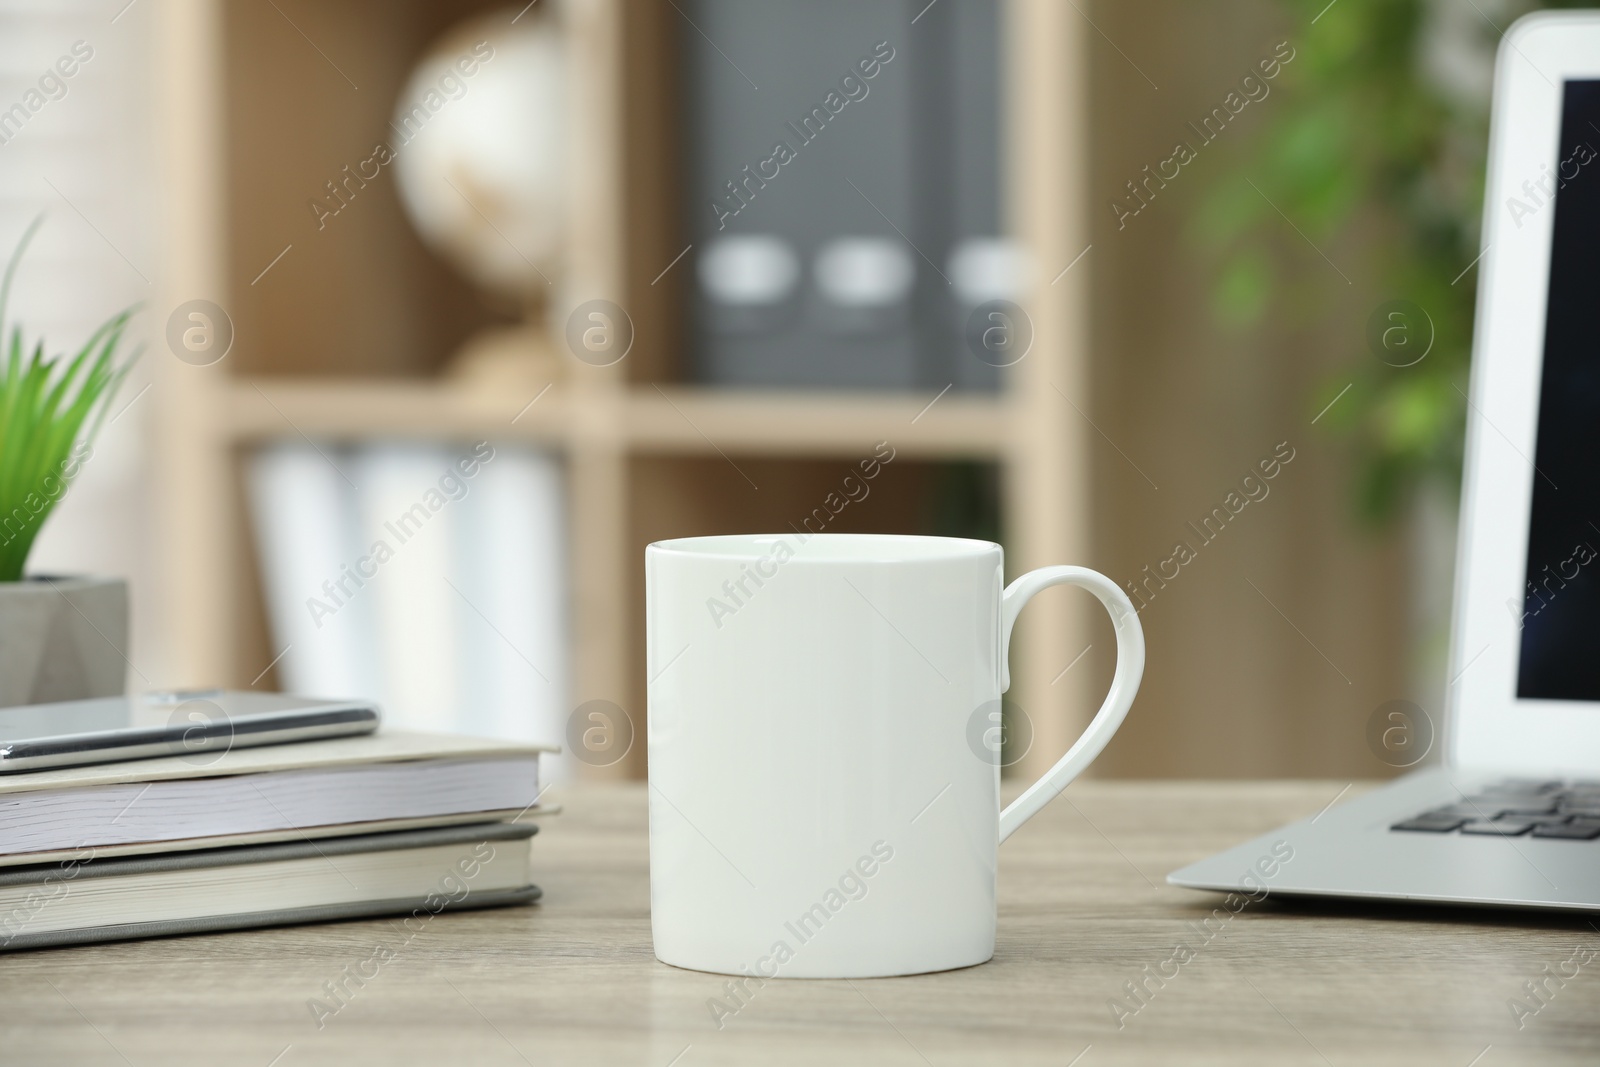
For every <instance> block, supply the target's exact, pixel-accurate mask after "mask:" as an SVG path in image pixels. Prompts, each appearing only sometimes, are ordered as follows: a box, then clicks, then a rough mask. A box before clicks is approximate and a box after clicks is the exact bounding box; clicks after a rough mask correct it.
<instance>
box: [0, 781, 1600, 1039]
mask: <svg viewBox="0 0 1600 1067" xmlns="http://www.w3.org/2000/svg"><path fill="white" fill-rule="evenodd" d="M1344 784H1345V783H1342V782H1311V783H1306V782H1295V783H1172V782H1162V783H1140V782H1085V783H1079V784H1077V785H1074V786H1073V787H1071V788H1070V789H1069V790H1068V791H1067V792H1066V794H1065V795H1064V796H1063V798H1062V800H1058V801H1057V802H1056V803H1054V804H1052V805H1051V806H1050V807H1049V808H1047V809H1046V810H1045V811H1044V813H1043V814H1041V815H1040V816H1039V817H1037V818H1036V819H1034V820H1033V821H1032V822H1031V823H1029V824H1028V825H1027V826H1025V827H1024V828H1023V829H1022V830H1020V831H1019V832H1018V833H1017V834H1016V835H1015V836H1014V837H1013V838H1012V839H1011V840H1010V841H1009V842H1007V843H1006V845H1005V847H1004V848H1003V849H1002V850H1001V864H1000V928H999V946H998V949H997V951H996V954H995V958H994V959H993V961H991V962H990V963H987V964H984V965H983V966H979V967H973V968H968V969H966V970H961V971H952V972H946V973H943V974H934V975H925V976H920V977H913V978H891V979H879V980H871V981H854V982H845V981H802V980H795V981H777V982H771V983H768V984H767V985H766V987H765V988H763V989H761V990H759V991H758V992H757V993H756V994H755V996H754V997H753V999H752V1000H751V1001H750V1003H749V1004H748V1005H747V1006H746V1007H745V1008H744V1009H743V1010H741V1011H740V1012H739V1013H738V1014H737V1015H736V1016H735V1017H734V1018H732V1019H731V1020H728V1021H727V1024H726V1026H725V1027H724V1028H723V1029H720V1030H719V1029H718V1028H717V1027H716V1025H715V1024H714V1023H713V1021H712V1015H711V1012H710V1011H709V1009H708V1006H707V1002H708V1001H709V1000H711V999H712V998H717V997H721V996H723V995H724V994H723V990H722V987H723V982H724V981H725V979H723V978H719V977H717V976H714V975H709V974H701V973H697V972H692V971H683V970H678V969H675V968H672V967H668V966H666V965H664V964H661V963H658V962H657V961H656V960H655V958H654V957H653V956H652V954H651V950H650V896H649V881H648V879H649V871H648V865H647V854H646V843H645V792H644V789H643V788H642V787H641V786H638V785H631V784H630V785H620V786H603V787H602V786H585V787H574V788H572V789H569V790H566V791H565V795H561V796H554V800H555V801H556V802H558V803H561V804H563V805H564V808H565V810H564V812H563V813H562V814H560V815H558V816H555V817H552V818H549V819H547V820H546V821H545V824H544V830H543V831H542V832H541V833H540V834H539V836H538V837H536V838H535V839H534V853H535V872H536V873H535V877H536V880H537V881H538V882H539V883H540V885H542V886H543V887H544V890H545V897H544V901H543V903H541V904H539V905H537V906H533V907H522V908H511V909H500V910H496V911H482V912H468V913H460V914H455V915H451V914H445V915H441V916H439V917H438V918H436V919H434V920H433V921H432V922H431V923H429V924H428V926H427V927H426V928H425V930H424V931H423V932H422V933H421V934H419V935H418V936H416V937H415V938H414V939H413V940H411V941H410V942H409V943H408V944H404V945H403V946H401V947H398V948H397V950H396V955H395V957H394V958H393V959H392V960H390V961H389V962H388V963H386V964H383V965H382V967H381V968H380V969H379V971H378V973H377V974H376V975H375V976H374V977H372V978H371V979H370V980H368V981H367V982H366V983H365V984H364V985H363V986H360V987H359V988H357V987H355V986H352V988H353V989H354V990H355V991H354V993H353V994H352V996H351V997H350V999H349V1002H348V1003H347V1004H345V1005H344V1006H343V1007H342V1008H340V1010H339V1011H338V1012H337V1013H336V1014H334V1015H332V1016H330V1017H325V1018H323V1020H322V1024H323V1025H322V1026H321V1027H320V1028H319V1026H318V1021H317V1017H316V1013H314V1012H313V1011H312V1010H311V1008H310V1007H309V1006H308V1004H309V1002H310V1001H311V1000H312V999H313V998H318V997H323V996H325V993H324V982H327V981H333V980H337V979H339V978H340V977H341V975H342V974H343V973H344V971H345V968H346V967H347V966H353V965H356V964H359V963H362V962H363V961H366V960H369V959H370V958H372V956H373V951H374V948H375V946H377V945H378V944H380V943H384V942H387V943H389V944H391V945H398V943H399V940H400V939H399V937H397V935H396V928H395V927H394V926H393V925H392V924H391V923H390V922H389V921H381V920H374V921H358V922H342V923H328V924H323V925H317V926H303V927H296V928H287V929H278V930H262V931H250V932H241V933H231V934H211V935H202V936H194V937H177V938H166V939H160V940H152V941H144V942H133V943H124V944H112V945H97V946H86V947H81V948H69V949H51V950H42V951H35V952H24V953H14V954H10V955H7V956H3V957H0V1063H4V1064H8V1065H10V1064H32V1063H83V1064H100V1063H103V1064H135V1065H139V1067H144V1065H147V1064H189V1063H193V1064H207V1065H210V1064H223V1063H226V1064H243V1065H247V1067H268V1065H274V1067H300V1065H302V1064H335V1063H337V1064H346V1063H385V1064H429V1065H453V1064H524V1063H525V1064H538V1065H541V1067H542V1065H545V1064H611V1063H615V1064H639V1065H643V1067H700V1065H703V1064H751V1063H762V1064H837V1063H883V1064H906V1065H918V1064H931V1065H941V1067H942V1065H944V1064H950V1065H956V1064H961V1065H966V1064H990V1063H992V1064H1008V1065H1011V1064H1040V1065H1044V1064H1049V1065H1053V1067H1065V1065H1068V1064H1075V1065H1077V1067H1101V1065H1103V1064H1162V1063H1174V1064H1227V1065H1229V1067H1238V1065H1240V1064H1255V1063H1260V1064H1274V1065H1277V1064H1317V1065H1329V1064H1333V1065H1340V1067H1342V1065H1344V1064H1352V1065H1353V1064H1389V1063H1395V1064H1400V1063H1405V1064H1437V1065H1445V1067H1468V1065H1469V1064H1471V1065H1475V1067H1501V1065H1506V1064H1529V1063H1573V1064H1580V1063H1581V1064H1594V1063H1597V1062H1600V931H1597V929H1596V928H1595V927H1594V926H1591V925H1590V923H1589V922H1588V921H1587V920H1586V919H1584V918H1582V917H1571V916H1565V917H1549V916H1546V917H1538V916H1525V915H1518V914H1514V913H1504V912H1502V913H1493V912H1486V911H1446V910H1421V909H1416V910H1412V909H1403V908H1384V909H1376V910H1375V909H1370V908H1367V909H1359V908H1327V907H1323V908H1306V907H1297V906H1292V905H1289V904H1286V903H1283V902H1281V901H1279V900H1277V899H1271V898H1269V899H1268V900H1266V901H1264V902H1262V903H1260V904H1252V905H1250V906H1249V907H1247V908H1245V909H1244V910H1243V911H1241V912H1240V913H1239V914H1238V915H1236V916H1235V917H1234V918H1232V919H1231V920H1230V921H1228V922H1227V923H1225V924H1217V925H1219V926H1220V928H1221V929H1220V932H1218V933H1216V934H1214V935H1212V936H1211V938H1210V940H1209V941H1207V940H1205V939H1204V938H1205V935H1204V934H1203V933H1201V932H1197V929H1196V927H1195V926H1194V925H1191V924H1197V923H1199V922H1200V921H1201V920H1202V919H1204V918H1205V917H1206V916H1207V915H1209V914H1210V912H1211V910H1212V909H1213V908H1214V907H1217V906H1218V905H1219V903H1220V901H1221V899H1222V898H1221V897H1220V896H1217V895H1211V894H1204V893H1195V892H1190V891H1186V890H1179V889H1174V888H1171V887H1169V886H1167V885H1166V884H1165V883H1164V881H1163V876H1164V875H1165V874H1166V873H1167V872H1168V871H1169V870H1172V869H1174V868H1176V867H1178V866H1180V865H1182V864H1184V863H1187V862H1189V861H1191V860H1194V859H1198V858H1199V857H1201V856H1203V855H1206V854H1207V853H1210V852H1213V851H1217V850H1219V849H1221V848H1223V847H1225V846H1228V845H1231V844H1235V843H1237V842H1239V841H1241V840H1243V839H1245V838H1246V837H1248V836H1251V835H1254V834H1257V833H1262V832H1265V831H1267V830H1269V829H1271V828H1272V827H1273V826H1275V825H1277V824H1279V823H1282V822H1285V821H1288V820H1290V819H1293V818H1299V817H1302V816H1305V815H1308V814H1311V813H1314V812H1316V811H1318V810H1319V809H1321V808H1322V807H1323V805H1325V804H1326V803H1327V802H1328V801H1329V800H1330V799H1331V798H1332V797H1333V796H1334V795H1335V794H1336V793H1338V792H1339V790H1340V789H1341V788H1342V787H1343V786H1344ZM551 792H552V794H555V793H557V792H559V791H558V790H552V791H551ZM1575 847H1586V846H1575ZM1180 942H1182V943H1185V944H1187V945H1188V946H1190V947H1191V948H1193V949H1194V951H1195V955H1194V958H1193V959H1191V960H1189V961H1188V962H1187V963H1185V964H1183V965H1182V967H1181V968H1180V969H1179V970H1178V974H1177V976H1176V977H1174V978H1171V979H1170V980H1168V981H1167V982H1166V983H1165V985H1164V986H1163V987H1161V988H1159V989H1155V990H1154V992H1153V993H1152V994H1151V995H1150V996H1149V997H1148V999H1147V1002H1146V1003H1144V1004H1143V1006H1141V1007H1140V1008H1139V1010H1138V1012H1137V1013H1136V1014H1128V1013H1127V1012H1126V1010H1125V1011H1124V1013H1123V1016H1122V1018H1121V1019H1120V1025H1119V1019H1118V1017H1117V1013H1115V1012H1114V1011H1113V1010H1112V1008H1111V1006H1110V1004H1111V1002H1112V1000H1113V999H1114V998H1121V999H1122V1001H1123V1003H1124V1005H1132V1004H1133V1003H1134V1002H1133V1001H1131V1000H1129V999H1128V997H1127V994H1126V991H1125V989H1124V983H1126V982H1128V981H1130V980H1133V979H1137V978H1139V977H1140V976H1141V974H1142V973H1143V971H1144V968H1145V967H1146V965H1149V967H1150V968H1151V969H1152V970H1154V969H1157V968H1159V967H1161V965H1162V964H1163V962H1164V961H1166V960H1168V959H1169V958H1170V957H1171V956H1172V954H1173V950H1174V947H1175V946H1176V945H1177V944H1178V943H1180ZM1575 951H1581V952H1582V953H1583V954H1585V955H1586V954H1587V952H1588V951H1595V952H1596V956H1595V958H1594V959H1593V961H1592V962H1589V963H1588V964H1586V965H1585V966H1584V967H1583V968H1582V970H1581V971H1580V972H1579V974H1578V975H1577V976H1576V977H1575V978H1571V979H1570V980H1568V981H1566V983H1565V984H1564V985H1563V986H1560V987H1559V988H1557V987H1556V986H1555V985H1554V984H1553V983H1551V984H1550V986H1549V988H1551V989H1552V990H1553V992H1552V993H1550V994H1549V995H1548V997H1547V1002H1546V1003H1545V1004H1544V1005H1543V1006H1542V1007H1541V1008H1540V1009H1539V1011H1538V1012H1537V1014H1533V1015H1528V1016H1526V1017H1524V1018H1523V1019H1522V1020H1521V1021H1522V1026H1521V1028H1520V1029H1519V1027H1518V1021H1517V1019H1516V1018H1515V1017H1514V1016H1513V1014H1512V1012H1511V1009H1510V1008H1509V1007H1508V1002H1509V1001H1510V1000H1511V999H1512V998H1514V997H1518V996H1523V997H1525V996H1526V994H1525V990H1524V988H1523V983H1524V982H1526V981H1528V980H1529V979H1534V978H1539V977H1541V976H1542V973H1543V969H1544V968H1545V967H1546V965H1549V966H1550V967H1551V968H1555V967H1557V966H1558V965H1560V964H1562V963H1563V962H1564V961H1567V960H1569V959H1570V958H1573V954H1574V952H1575ZM1578 958H1583V956H1582V955H1580V956H1579V957H1578ZM1568 969H1569V970H1570V966H1569V968H1568ZM1166 970H1168V972H1169V973H1170V971H1171V967H1170V965H1169V966H1168V967H1167V968H1166Z"/></svg>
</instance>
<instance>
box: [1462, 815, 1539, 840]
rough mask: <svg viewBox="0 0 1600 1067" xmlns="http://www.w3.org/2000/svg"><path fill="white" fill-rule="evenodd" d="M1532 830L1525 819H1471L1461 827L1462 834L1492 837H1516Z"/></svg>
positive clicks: (1531, 826) (1529, 823)
mask: <svg viewBox="0 0 1600 1067" xmlns="http://www.w3.org/2000/svg"><path fill="white" fill-rule="evenodd" d="M1531 829H1533V823H1531V822H1528V821H1527V820H1526V819H1473V820H1471V821H1470V822H1467V823H1465V824H1464V825H1463V826H1462V827H1461V832H1462V833H1464V834H1487V835H1490V836H1493V837H1518V836H1520V835H1522V834H1525V833H1527V832H1528V831H1529V830H1531Z"/></svg>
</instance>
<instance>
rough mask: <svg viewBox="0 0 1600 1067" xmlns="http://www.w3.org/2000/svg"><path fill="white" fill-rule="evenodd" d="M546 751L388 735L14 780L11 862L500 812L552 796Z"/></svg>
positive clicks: (7, 797) (2, 821) (351, 830)
mask: <svg viewBox="0 0 1600 1067" xmlns="http://www.w3.org/2000/svg"><path fill="white" fill-rule="evenodd" d="M540 751H548V749H541V748H540V747H539V746H535V745H525V744H513V743H509V742H502V741H485V740H478V739H473V738H465V737H454V736H449V735H434V734H412V733H378V734H373V735H371V736H367V737H348V738H335V739H331V740H326V741H308V742H304V743H301V744H295V745H278V746H272V747H266V748H248V749H235V750H233V751H231V752H225V753H221V754H218V755H207V756H204V757H203V758H192V757H188V756H173V757H167V758H163V759H150V760H138V761H133V762H129V763H117V764H101V765H97V766H89V767H73V768H63V769H60V770H50V771H38V772H35V773H32V774H25V775H17V776H14V777H11V778H0V867H4V866H13V865H17V864H25V863H39V862H42V861H46V860H50V859H56V858H63V857H67V856H72V855H77V854H78V853H79V851H80V850H82V849H86V848H87V849H92V850H93V852H94V854H95V855H96V856H97V857H106V856H113V855H126V854H130V853H147V852H170V851H175V850H185V849H196V848H214V847H218V846H222V845H231V844H242V843H247V842H248V843H262V842H267V841H274V840H292V839H296V838H303V837H305V836H307V831H309V832H310V835H311V836H315V837H319V838H322V837H328V836H337V835H349V834H360V833H372V832H376V831H382V830H395V829H407V828H416V827H422V826H438V825H442V824H449V823H467V822H490V821H500V820H504V819H509V818H513V817H515V816H516V815H518V814H520V813H522V812H524V811H527V810H529V809H530V808H532V807H533V805H534V803H535V802H536V801H537V800H538V797H539V753H540Z"/></svg>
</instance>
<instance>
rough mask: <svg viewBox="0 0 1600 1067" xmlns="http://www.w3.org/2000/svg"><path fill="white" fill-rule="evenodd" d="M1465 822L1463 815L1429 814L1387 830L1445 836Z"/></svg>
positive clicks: (1399, 823) (1398, 823)
mask: <svg viewBox="0 0 1600 1067" xmlns="http://www.w3.org/2000/svg"><path fill="white" fill-rule="evenodd" d="M1466 821H1467V819H1466V817H1465V816H1463V815H1436V814H1433V813H1431V812H1430V813H1428V814H1426V815H1418V816H1417V817H1416V818H1415V819H1407V820H1406V821H1404V822H1397V823H1395V824H1394V825H1393V826H1391V827H1389V829H1391V830H1416V831H1418V832H1420V833H1427V834H1447V833H1449V832H1450V831H1451V830H1454V829H1455V828H1456V827H1458V826H1460V825H1461V824H1462V823H1464V822H1466Z"/></svg>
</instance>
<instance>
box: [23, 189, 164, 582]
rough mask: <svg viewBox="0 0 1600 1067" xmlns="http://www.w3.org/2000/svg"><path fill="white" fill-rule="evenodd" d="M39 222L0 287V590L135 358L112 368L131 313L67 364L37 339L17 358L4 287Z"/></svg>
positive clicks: (108, 324)
mask: <svg viewBox="0 0 1600 1067" xmlns="http://www.w3.org/2000/svg"><path fill="white" fill-rule="evenodd" d="M43 221H44V219H43V216H40V217H39V218H37V219H35V220H34V221H33V223H32V224H31V225H30V226H29V227H28V229H27V231H26V232H25V233H24V234H23V235H22V239H21V240H20V241H19V242H17V247H16V250H15V251H14V252H13V253H12V254H11V261H10V262H9V263H8V264H7V265H6V271H5V278H4V281H3V282H0V351H3V359H4V365H3V369H0V582H15V581H20V580H21V579H22V571H23V567H24V565H25V564H26V563H27V559H28V553H29V552H30V551H31V550H32V548H33V544H34V540H35V539H36V538H37V537H38V536H39V530H40V528H41V527H43V526H44V522H45V520H46V519H47V518H49V517H50V513H51V511H53V510H54V509H55V506H56V504H57V503H58V502H60V500H61V498H62V496H64V495H65V494H66V491H67V488H68V486H69V485H70V484H71V482H72V480H73V478H74V477H76V475H77V473H78V471H79V470H80V468H81V467H82V465H83V462H84V460H85V459H86V458H87V457H88V455H89V451H90V444H91V442H92V441H93V440H94V437H95V435H96V434H97V433H98V432H99V430H100V427H101V424H102V423H104V422H105V417H106V413H107V411H108V410H109V409H110V405H111V401H112V398H113V397H114V396H115V395H116V393H117V388H118V387H119V386H120V385H121V384H122V381H123V379H124V378H125V377H126V376H127V373H128V369H129V367H130V366H132V363H133V359H136V358H137V357H138V352H137V351H135V352H134V354H133V356H132V357H131V358H130V359H128V360H127V361H125V362H123V363H122V364H121V365H120V366H118V365H117V359H116V355H117V350H118V348H119V346H120V345H121V344H122V341H123V334H124V332H125V331H126V329H127V325H128V320H129V319H130V318H132V316H133V314H134V311H135V310H136V309H135V308H128V309H127V310H125V311H121V312H119V313H117V314H116V315H113V316H112V317H111V318H109V319H107V320H106V321H105V323H104V324H102V325H101V326H100V328H99V329H97V330H95V332H94V333H93V335H91V336H90V338H89V339H88V340H87V341H86V342H84V344H83V347H82V348H80V349H78V351H77V353H76V354H74V355H73V356H71V357H70V358H69V357H66V356H53V357H50V356H46V355H45V347H44V345H45V342H44V339H43V338H40V339H39V340H37V341H35V342H34V344H33V347H32V351H31V353H30V354H27V355H24V352H25V346H24V344H23V332H22V326H21V324H17V325H14V326H12V327H11V328H10V330H9V333H8V331H7V330H6V309H7V305H8V302H9V300H10V296H11V282H12V280H13V278H14V277H15V275H16V272H17V266H18V264H19V263H20V262H21V261H22V253H23V251H24V250H25V249H26V248H27V246H28V242H29V241H31V240H32V239H33V235H34V234H35V233H36V232H38V229H39V226H40V224H41V223H42V222H43ZM86 427H87V430H86V429H85V428H86Z"/></svg>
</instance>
